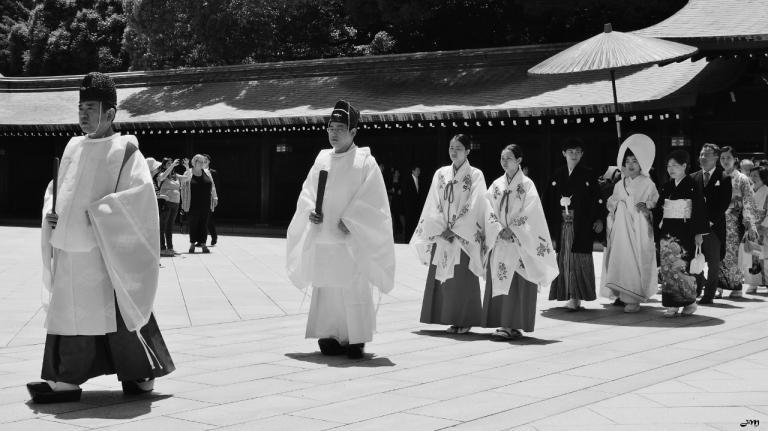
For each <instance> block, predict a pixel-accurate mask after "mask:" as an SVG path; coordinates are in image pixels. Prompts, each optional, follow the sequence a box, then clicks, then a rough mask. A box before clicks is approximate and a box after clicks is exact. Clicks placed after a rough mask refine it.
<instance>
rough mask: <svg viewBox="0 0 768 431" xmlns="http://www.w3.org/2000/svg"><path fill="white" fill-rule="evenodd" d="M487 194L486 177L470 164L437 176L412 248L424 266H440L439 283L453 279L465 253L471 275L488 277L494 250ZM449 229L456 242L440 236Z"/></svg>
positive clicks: (446, 167) (433, 181)
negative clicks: (489, 233) (489, 232)
mask: <svg viewBox="0 0 768 431" xmlns="http://www.w3.org/2000/svg"><path fill="white" fill-rule="evenodd" d="M485 191H486V185H485V177H484V176H483V173H482V172H481V171H480V170H479V169H475V168H473V167H472V166H471V165H470V164H469V161H468V160H467V161H466V162H464V164H463V165H462V166H461V167H459V169H458V170H456V171H454V168H453V166H452V165H450V166H444V167H442V168H440V169H438V170H437V171H436V172H435V175H434V177H433V178H432V184H431V186H430V189H429V193H428V195H427V200H426V202H425V203H424V209H423V210H422V213H421V217H420V219H419V223H418V225H417V227H416V230H415V231H414V234H413V237H412V238H411V241H410V244H411V246H412V247H413V248H414V249H415V251H416V254H417V255H418V257H419V259H420V260H421V262H422V263H423V264H425V265H429V264H434V265H435V266H437V271H436V272H435V278H436V279H437V280H439V281H441V282H443V281H445V280H448V279H451V278H453V267H454V266H455V265H458V264H459V262H460V260H461V252H462V251H464V253H466V254H467V256H469V269H470V271H472V273H474V274H475V275H477V276H478V277H483V276H484V275H485V274H484V270H485V262H486V260H487V258H488V250H489V249H490V246H489V240H488V239H487V234H486V225H487V223H488V221H489V220H490V213H491V211H490V208H489V206H488V201H487V200H486V199H485ZM446 229H450V230H451V231H452V232H453V233H454V234H455V238H454V240H453V241H446V240H445V239H443V238H442V237H441V236H440V234H441V233H442V232H443V231H445V230H446ZM433 248H434V249H435V250H434V251H435V254H434V258H432V259H431V261H430V255H431V253H432V249H433Z"/></svg>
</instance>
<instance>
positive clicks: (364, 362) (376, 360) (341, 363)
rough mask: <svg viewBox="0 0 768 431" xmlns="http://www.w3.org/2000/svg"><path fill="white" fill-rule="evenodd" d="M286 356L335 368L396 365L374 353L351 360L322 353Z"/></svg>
mask: <svg viewBox="0 0 768 431" xmlns="http://www.w3.org/2000/svg"><path fill="white" fill-rule="evenodd" d="M285 356H287V357H289V358H291V359H293V360H296V361H303V362H311V363H313V364H325V365H327V366H329V367H334V368H350V367H369V368H370V367H394V366H395V363H394V362H392V361H391V360H389V358H385V357H377V356H376V355H375V354H373V353H365V354H363V358H362V359H349V358H347V357H346V356H345V355H338V356H326V355H323V354H322V353H320V352H319V351H318V352H312V353H299V352H297V353H286V354H285Z"/></svg>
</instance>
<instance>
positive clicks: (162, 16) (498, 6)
mask: <svg viewBox="0 0 768 431" xmlns="http://www.w3.org/2000/svg"><path fill="white" fill-rule="evenodd" d="M684 4H685V0H623V1H620V2H619V1H615V0H536V1H530V0H0V16H2V19H1V20H0V73H2V74H4V75H8V76H16V75H30V76H35V75H58V74H77V73H84V72H86V71H90V70H101V71H124V70H151V69H166V68H178V67H197V66H210V65H226V64H244V63H254V62H262V61H280V60H295V59H308V58H324V57H339V56H354V55H374V54H383V53H394V52H415V51H434V50H452V49H463V48H481V47H494V46H507V45H521V44H534V43H551V42H565V41H578V40H581V39H585V38H587V37H590V36H592V35H594V34H596V33H598V32H599V31H601V29H602V25H603V23H605V22H612V23H613V26H614V28H615V29H617V30H634V29H637V28H642V27H645V26H648V25H651V24H654V23H657V22H659V21H661V20H663V19H664V18H666V17H668V16H670V15H672V14H673V13H674V12H676V11H677V10H679V9H680V7H682V6H683V5H684Z"/></svg>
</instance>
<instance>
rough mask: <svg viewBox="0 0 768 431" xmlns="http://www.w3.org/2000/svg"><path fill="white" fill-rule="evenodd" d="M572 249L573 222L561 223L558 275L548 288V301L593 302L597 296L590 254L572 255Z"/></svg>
mask: <svg viewBox="0 0 768 431" xmlns="http://www.w3.org/2000/svg"><path fill="white" fill-rule="evenodd" d="M572 247H573V222H571V221H563V224H562V227H561V229H560V252H559V253H558V254H557V267H558V269H559V270H560V275H558V276H557V278H556V279H555V281H553V282H552V286H551V287H550V288H549V299H550V300H557V301H567V300H569V299H580V300H582V301H594V300H595V299H597V294H596V292H595V264H594V261H593V260H592V253H574V252H572V251H571V248H572Z"/></svg>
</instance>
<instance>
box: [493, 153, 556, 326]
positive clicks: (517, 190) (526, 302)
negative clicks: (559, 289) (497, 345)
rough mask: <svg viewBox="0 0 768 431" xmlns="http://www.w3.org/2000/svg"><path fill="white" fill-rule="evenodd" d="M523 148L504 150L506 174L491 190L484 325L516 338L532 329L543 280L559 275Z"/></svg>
mask: <svg viewBox="0 0 768 431" xmlns="http://www.w3.org/2000/svg"><path fill="white" fill-rule="evenodd" d="M522 161H523V151H522V149H521V148H520V147H519V146H517V145H515V144H511V145H508V146H507V147H506V148H504V150H502V152H501V167H502V168H504V175H502V176H501V177H499V178H497V179H496V181H494V182H493V184H491V187H489V188H488V191H487V193H486V198H487V199H488V201H489V202H490V205H491V209H492V211H493V212H492V213H491V216H490V222H489V223H488V225H487V226H488V229H487V232H486V235H487V241H488V242H489V243H490V244H492V249H491V251H490V258H489V261H488V269H487V272H486V277H485V299H484V301H483V326H485V327H498V329H496V332H494V333H493V335H492V338H493V339H496V340H511V339H515V338H518V337H520V336H521V335H522V333H521V332H520V331H521V330H523V331H525V332H531V331H533V327H534V323H535V322H536V297H537V294H538V291H539V287H540V286H549V284H550V283H551V282H552V280H554V279H555V277H557V274H558V269H557V259H556V257H555V251H554V248H553V246H552V241H551V240H550V237H549V230H548V228H547V222H546V219H545V218H544V208H543V207H542V205H541V200H540V199H539V193H538V192H537V191H536V186H535V185H534V184H533V181H531V179H530V178H528V177H527V176H526V175H525V174H524V173H523V171H522V169H521V168H520V163H522Z"/></svg>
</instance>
